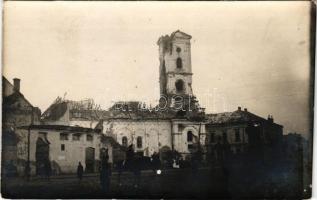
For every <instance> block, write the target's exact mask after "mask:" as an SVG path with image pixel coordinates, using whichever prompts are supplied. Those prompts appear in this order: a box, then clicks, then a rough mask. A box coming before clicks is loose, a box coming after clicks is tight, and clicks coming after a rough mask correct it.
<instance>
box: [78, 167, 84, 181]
mask: <svg viewBox="0 0 317 200" xmlns="http://www.w3.org/2000/svg"><path fill="white" fill-rule="evenodd" d="M83 174H84V167H83V165H82V164H81V162H79V163H78V167H77V177H78V179H79V180H80V181H81V179H82V178H83Z"/></svg>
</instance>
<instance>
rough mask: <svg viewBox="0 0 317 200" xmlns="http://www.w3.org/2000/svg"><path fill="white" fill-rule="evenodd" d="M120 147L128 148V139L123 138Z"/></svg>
mask: <svg viewBox="0 0 317 200" xmlns="http://www.w3.org/2000/svg"><path fill="white" fill-rule="evenodd" d="M122 146H124V147H127V146H128V138H127V137H125V136H124V137H123V138H122Z"/></svg>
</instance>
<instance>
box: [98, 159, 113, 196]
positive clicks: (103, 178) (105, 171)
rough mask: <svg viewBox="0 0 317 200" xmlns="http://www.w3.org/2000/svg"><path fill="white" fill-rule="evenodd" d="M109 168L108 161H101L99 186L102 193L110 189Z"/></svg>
mask: <svg viewBox="0 0 317 200" xmlns="http://www.w3.org/2000/svg"><path fill="white" fill-rule="evenodd" d="M110 176H111V168H110V165H109V163H108V159H105V160H102V161H101V170H100V184H101V188H102V191H104V192H108V191H109V188H110Z"/></svg>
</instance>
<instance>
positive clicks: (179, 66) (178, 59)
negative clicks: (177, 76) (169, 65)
mask: <svg viewBox="0 0 317 200" xmlns="http://www.w3.org/2000/svg"><path fill="white" fill-rule="evenodd" d="M176 67H177V68H178V69H181V68H182V67H183V61H182V59H181V58H177V60H176Z"/></svg>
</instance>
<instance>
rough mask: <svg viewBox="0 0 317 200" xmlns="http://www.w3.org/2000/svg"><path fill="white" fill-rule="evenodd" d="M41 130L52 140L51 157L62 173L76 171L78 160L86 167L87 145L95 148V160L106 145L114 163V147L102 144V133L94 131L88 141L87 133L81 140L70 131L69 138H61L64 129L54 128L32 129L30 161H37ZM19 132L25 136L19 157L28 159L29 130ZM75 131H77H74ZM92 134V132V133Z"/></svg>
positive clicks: (33, 170)
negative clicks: (62, 147)
mask: <svg viewBox="0 0 317 200" xmlns="http://www.w3.org/2000/svg"><path fill="white" fill-rule="evenodd" d="M39 132H46V133H47V140H48V141H49V142H50V145H49V159H50V161H51V163H52V168H53V167H54V164H53V163H56V164H57V165H58V166H59V167H60V169H61V172H62V173H76V171H77V165H78V162H81V163H82V165H83V166H84V168H85V150H86V148H87V147H92V148H94V149H95V161H98V160H99V158H100V157H99V152H100V148H102V147H106V148H108V152H109V162H110V163H112V161H113V158H112V147H111V146H110V144H101V143H100V135H99V134H96V133H94V134H93V141H87V138H86V135H87V133H82V135H81V136H80V140H79V141H76V140H75V141H74V140H73V138H72V134H73V132H71V133H68V140H60V133H61V132H63V131H55V130H54V131H53V130H32V131H31V134H30V161H31V162H34V163H35V153H36V141H37V138H38V137H39ZM17 133H18V134H19V135H21V136H23V137H21V138H23V139H22V140H21V141H20V142H19V143H18V149H20V150H18V152H19V153H18V158H19V159H24V160H27V134H28V133H27V130H23V129H21V130H18V131H17ZM74 133H75V132H74ZM90 134H92V133H90ZM61 144H65V151H62V150H61ZM22 152H23V153H22ZM23 170H24V166H23V167H21V169H20V174H23V172H24V171H23ZM31 173H32V174H35V166H32V167H31Z"/></svg>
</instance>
